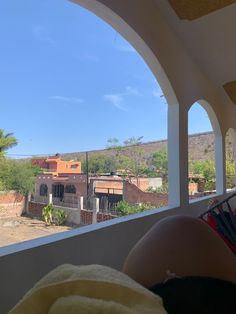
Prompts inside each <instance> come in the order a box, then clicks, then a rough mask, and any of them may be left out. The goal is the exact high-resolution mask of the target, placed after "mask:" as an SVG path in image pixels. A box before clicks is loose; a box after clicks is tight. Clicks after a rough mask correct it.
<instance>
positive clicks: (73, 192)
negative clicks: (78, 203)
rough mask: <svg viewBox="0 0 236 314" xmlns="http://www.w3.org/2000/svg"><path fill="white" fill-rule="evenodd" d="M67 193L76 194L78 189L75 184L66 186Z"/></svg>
mask: <svg viewBox="0 0 236 314" xmlns="http://www.w3.org/2000/svg"><path fill="white" fill-rule="evenodd" d="M65 192H66V193H72V194H75V193H76V188H75V186H74V185H73V184H68V185H66V189H65Z"/></svg>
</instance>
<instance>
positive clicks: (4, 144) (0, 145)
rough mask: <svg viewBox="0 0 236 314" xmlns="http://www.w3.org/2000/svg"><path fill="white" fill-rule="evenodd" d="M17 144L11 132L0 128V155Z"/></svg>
mask: <svg viewBox="0 0 236 314" xmlns="http://www.w3.org/2000/svg"><path fill="white" fill-rule="evenodd" d="M15 145H17V139H16V138H15V136H13V133H6V134H5V132H4V130H3V129H0V155H4V152H5V151H6V150H7V149H9V148H11V147H13V146H15Z"/></svg>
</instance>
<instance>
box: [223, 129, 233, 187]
mask: <svg viewBox="0 0 236 314" xmlns="http://www.w3.org/2000/svg"><path fill="white" fill-rule="evenodd" d="M235 165H236V132H235V130H234V129H229V130H228V131H227V133H226V135H225V176H226V191H227V192H231V191H232V190H235V189H236V177H235Z"/></svg>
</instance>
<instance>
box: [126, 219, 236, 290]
mask: <svg viewBox="0 0 236 314" xmlns="http://www.w3.org/2000/svg"><path fill="white" fill-rule="evenodd" d="M123 271H124V272H125V273H126V274H128V275H129V276H130V277H131V278H133V279H135V280H136V281H137V282H139V283H141V284H142V285H144V286H146V287H148V288H149V287H151V286H153V285H155V284H157V283H160V282H163V281H165V280H166V279H167V273H168V271H170V272H171V273H175V274H176V275H177V276H180V277H181V276H207V277H212V278H218V279H224V280H228V281H232V282H235V283H236V257H235V256H234V254H233V253H232V252H231V251H230V249H229V248H228V247H227V246H226V244H225V243H224V241H223V240H222V239H221V238H220V237H219V236H218V235H217V234H216V233H215V232H214V231H213V230H211V228H210V227H208V226H207V224H205V223H204V222H202V221H200V220H199V219H196V218H192V217H187V216H173V217H168V218H165V219H163V220H161V221H159V222H158V223H157V224H156V225H154V227H153V228H152V229H151V230H150V231H149V232H148V233H147V234H146V235H145V236H144V237H143V238H142V239H141V240H140V241H139V242H138V243H137V244H136V245H135V246H134V248H133V249H132V250H131V252H130V253H129V255H128V257H127V258H126V261H125V263H124V266H123Z"/></svg>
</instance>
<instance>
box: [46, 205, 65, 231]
mask: <svg viewBox="0 0 236 314" xmlns="http://www.w3.org/2000/svg"><path fill="white" fill-rule="evenodd" d="M42 215H43V219H44V221H45V222H46V224H47V225H52V224H55V225H56V226H60V225H62V224H64V223H65V221H66V218H67V214H66V212H65V211H64V209H62V208H59V209H56V208H55V207H53V205H52V204H48V205H47V206H45V207H44V208H43V211H42Z"/></svg>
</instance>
